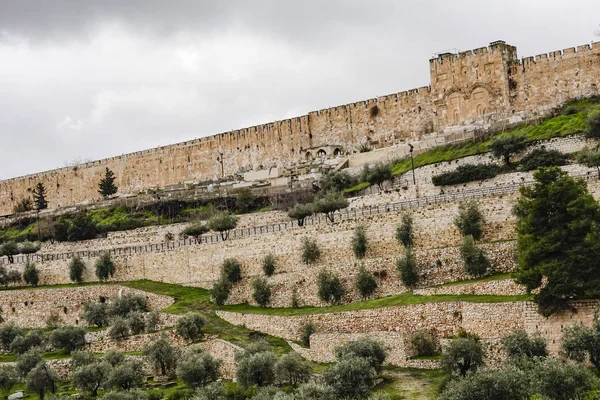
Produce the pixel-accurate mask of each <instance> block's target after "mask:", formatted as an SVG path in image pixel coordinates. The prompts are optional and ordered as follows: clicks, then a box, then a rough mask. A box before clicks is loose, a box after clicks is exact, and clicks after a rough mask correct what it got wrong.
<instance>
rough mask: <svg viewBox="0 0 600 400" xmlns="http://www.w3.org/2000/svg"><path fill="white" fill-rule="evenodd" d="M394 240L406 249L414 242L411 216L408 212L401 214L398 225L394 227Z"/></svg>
mask: <svg viewBox="0 0 600 400" xmlns="http://www.w3.org/2000/svg"><path fill="white" fill-rule="evenodd" d="M396 240H398V242H399V243H400V244H402V245H403V246H404V247H405V248H406V249H408V248H410V247H412V246H413V244H414V232H413V218H412V215H411V214H409V213H404V214H402V218H401V221H400V225H398V227H397V228H396Z"/></svg>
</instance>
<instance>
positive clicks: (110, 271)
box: [96, 251, 115, 281]
mask: <svg viewBox="0 0 600 400" xmlns="http://www.w3.org/2000/svg"><path fill="white" fill-rule="evenodd" d="M114 274H115V263H114V262H113V260H112V258H111V257H110V253H109V252H108V251H106V252H104V253H102V255H101V256H100V258H99V259H98V261H96V276H97V277H98V279H100V280H101V281H107V280H108V279H109V278H112V277H113V275H114Z"/></svg>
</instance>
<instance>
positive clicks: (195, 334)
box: [175, 313, 204, 342]
mask: <svg viewBox="0 0 600 400" xmlns="http://www.w3.org/2000/svg"><path fill="white" fill-rule="evenodd" d="M203 326H204V320H203V319H202V317H201V316H200V314H196V313H187V314H185V315H184V316H182V317H179V318H178V319H177V322H176V323H175V332H177V334H178V335H179V336H181V337H182V338H184V339H185V340H187V341H189V342H195V341H196V340H198V338H200V336H202V327H203Z"/></svg>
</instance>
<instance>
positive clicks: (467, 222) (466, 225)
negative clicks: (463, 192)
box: [454, 200, 485, 240]
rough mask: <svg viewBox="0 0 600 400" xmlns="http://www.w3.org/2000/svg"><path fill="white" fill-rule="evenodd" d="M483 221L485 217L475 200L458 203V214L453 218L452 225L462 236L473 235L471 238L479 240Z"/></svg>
mask: <svg viewBox="0 0 600 400" xmlns="http://www.w3.org/2000/svg"><path fill="white" fill-rule="evenodd" d="M484 223H485V219H484V218H483V214H482V213H481V211H480V210H479V205H478V204H477V202H476V201H475V200H471V201H468V202H463V203H460V204H459V205H458V215H457V216H456V218H455V219H454V225H456V227H457V228H458V230H459V232H460V233H461V234H462V235H463V236H469V235H470V236H473V239H475V240H479V239H480V238H481V235H482V234H483V228H482V227H483V224H484Z"/></svg>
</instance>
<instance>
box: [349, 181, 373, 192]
mask: <svg viewBox="0 0 600 400" xmlns="http://www.w3.org/2000/svg"><path fill="white" fill-rule="evenodd" d="M369 186H371V184H370V183H369V182H360V183H357V184H356V185H354V186H352V187H349V188H348V189H344V190H343V192H344V193H354V192H360V191H361V190H365V189H366V188H368V187H369Z"/></svg>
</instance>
